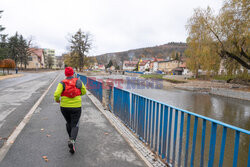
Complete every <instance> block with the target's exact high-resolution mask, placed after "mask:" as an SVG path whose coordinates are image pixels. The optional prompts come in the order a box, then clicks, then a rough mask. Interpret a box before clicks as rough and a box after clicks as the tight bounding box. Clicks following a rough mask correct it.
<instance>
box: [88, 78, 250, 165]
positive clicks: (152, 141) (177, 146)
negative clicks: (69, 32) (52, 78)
mask: <svg viewBox="0 0 250 167" xmlns="http://www.w3.org/2000/svg"><path fill="white" fill-rule="evenodd" d="M85 79H86V78H85ZM113 92H114V94H113V95H114V98H113V100H114V101H113V104H114V105H113V112H114V114H115V115H116V116H117V117H119V118H120V119H121V120H122V121H123V123H124V124H125V125H126V126H127V127H128V128H130V129H131V130H132V131H133V132H134V133H135V134H136V135H137V136H138V137H139V138H140V139H141V140H142V141H143V142H145V144H146V145H148V146H149V147H150V148H151V150H152V151H154V152H155V153H156V154H157V155H158V156H159V157H160V158H161V159H162V160H163V161H165V162H166V163H167V164H171V165H172V166H184V167H187V166H191V167H192V166H201V167H203V166H208V167H212V166H214V165H215V164H216V165H217V166H219V167H222V166H223V163H224V166H225V162H224V160H225V152H226V156H227V158H226V160H227V161H230V156H229V155H230V152H232V157H231V158H232V163H228V162H227V164H231V165H230V166H233V167H236V166H237V164H238V165H239V162H238V157H239V146H240V136H242V140H245V147H248V152H247V153H243V154H241V156H244V158H243V161H245V162H241V163H240V164H241V165H239V166H242V164H243V166H247V167H250V142H249V137H250V131H247V130H244V129H241V128H237V127H235V126H232V125H229V124H225V123H223V122H220V121H216V120H214V119H210V118H207V117H205V116H201V115H198V114H195V113H192V112H189V111H186V110H182V109H178V108H176V107H173V106H170V105H167V104H164V103H161V102H159V101H156V100H153V99H150V98H147V97H144V96H141V95H138V94H136V93H132V92H129V91H126V90H122V89H119V88H116V87H114V88H113ZM199 124H200V125H199ZM209 131H210V132H209ZM209 133H210V140H208V136H209ZM232 135H234V136H232ZM197 136H199V137H197ZM191 138H192V140H191ZM218 139H220V140H219V141H220V142H218ZM232 139H233V140H232ZM198 144H199V145H198ZM197 145H198V146H199V147H197ZM226 145H227V146H226ZM243 145H244V144H243ZM231 146H232V147H233V149H232V147H231ZM197 148H198V149H199V150H197ZM226 148H227V150H226ZM225 150H226V151H225ZM198 153H200V154H198ZM215 158H216V159H215ZM241 158H242V157H241ZM215 161H216V163H215Z"/></svg>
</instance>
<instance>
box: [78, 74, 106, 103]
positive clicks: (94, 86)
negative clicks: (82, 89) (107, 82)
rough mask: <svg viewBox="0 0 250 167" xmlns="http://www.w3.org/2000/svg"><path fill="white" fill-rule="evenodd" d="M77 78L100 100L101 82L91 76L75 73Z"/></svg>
mask: <svg viewBox="0 0 250 167" xmlns="http://www.w3.org/2000/svg"><path fill="white" fill-rule="evenodd" d="M77 78H80V79H81V80H82V82H83V83H84V85H85V86H86V89H88V90H89V91H90V92H91V93H92V94H93V95H94V96H95V97H96V98H98V100H99V101H101V102H102V82H101V81H96V80H95V79H92V78H91V77H86V76H84V75H79V74H77Z"/></svg>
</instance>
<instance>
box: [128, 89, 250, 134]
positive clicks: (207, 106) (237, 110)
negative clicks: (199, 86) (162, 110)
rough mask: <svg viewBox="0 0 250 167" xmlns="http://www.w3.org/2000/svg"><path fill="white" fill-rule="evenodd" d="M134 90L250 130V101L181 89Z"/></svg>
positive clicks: (133, 90)
mask: <svg viewBox="0 0 250 167" xmlns="http://www.w3.org/2000/svg"><path fill="white" fill-rule="evenodd" d="M130 91H132V92H135V93H138V94H141V95H144V96H146V97H149V98H152V99H155V100H158V101H161V102H164V103H166V104H169V105H172V106H175V107H178V108H181V109H184V110H188V111H191V112H194V113H197V114H200V115H203V116H206V117H209V118H213V119H216V120H219V121H222V122H225V123H228V124H231V125H234V126H237V127H240V128H243V129H246V130H250V102H249V101H244V100H238V99H233V98H226V97H222V96H215V95H210V94H207V93H197V92H191V91H185V90H179V89H169V90H162V89H144V90H143V89H132V90H130Z"/></svg>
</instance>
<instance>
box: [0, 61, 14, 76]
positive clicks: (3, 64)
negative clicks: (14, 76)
mask: <svg viewBox="0 0 250 167" xmlns="http://www.w3.org/2000/svg"><path fill="white" fill-rule="evenodd" d="M15 67H16V64H15V61H14V60H12V59H4V60H0V68H2V69H3V74H4V70H5V69H7V71H8V74H9V70H10V69H13V68H15Z"/></svg>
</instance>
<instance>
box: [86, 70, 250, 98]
mask: <svg viewBox="0 0 250 167" xmlns="http://www.w3.org/2000/svg"><path fill="white" fill-rule="evenodd" d="M81 74H83V75H87V76H103V77H104V76H105V78H109V77H110V78H112V79H121V80H123V81H124V82H123V83H124V84H126V78H127V77H136V78H140V79H145V80H155V79H153V78H150V77H145V75H144V77H141V76H142V75H139V74H126V75H119V74H118V75H114V74H115V73H113V75H110V74H109V73H105V72H104V71H102V72H98V73H97V72H92V71H91V72H90V71H88V72H82V73H81ZM159 80H160V81H162V85H163V89H165V90H167V89H171V88H177V89H183V90H188V91H197V92H206V93H209V94H213V95H219V96H224V97H230V98H236V99H242V100H248V101H250V86H247V85H242V84H232V83H225V82H217V81H202V80H189V79H184V78H182V79H181V78H180V77H178V76H167V77H164V79H161V78H159V79H158V81H159ZM176 80H178V81H180V82H175V81H176ZM138 84H142V83H141V82H139V83H138Z"/></svg>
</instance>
